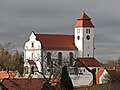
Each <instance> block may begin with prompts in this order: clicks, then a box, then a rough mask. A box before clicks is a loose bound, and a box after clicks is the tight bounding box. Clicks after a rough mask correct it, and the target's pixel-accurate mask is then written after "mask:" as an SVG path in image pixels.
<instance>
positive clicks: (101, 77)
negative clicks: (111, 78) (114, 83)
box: [99, 70, 109, 84]
mask: <svg viewBox="0 0 120 90" xmlns="http://www.w3.org/2000/svg"><path fill="white" fill-rule="evenodd" d="M108 75H109V74H108V72H107V71H106V70H104V72H103V74H102V75H101V76H100V78H99V84H103V83H107V82H106V81H107V80H108V78H106V76H108Z"/></svg>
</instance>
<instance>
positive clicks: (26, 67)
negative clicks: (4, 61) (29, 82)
mask: <svg viewBox="0 0 120 90" xmlns="http://www.w3.org/2000/svg"><path fill="white" fill-rule="evenodd" d="M24 70H25V74H28V66H25V67H24Z"/></svg>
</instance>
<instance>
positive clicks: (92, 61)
mask: <svg viewBox="0 0 120 90" xmlns="http://www.w3.org/2000/svg"><path fill="white" fill-rule="evenodd" d="M78 60H80V61H81V62H83V63H84V64H85V65H86V66H88V67H100V63H99V62H98V60H96V59H95V58H78ZM76 65H78V66H79V65H80V62H78V61H77V62H76Z"/></svg>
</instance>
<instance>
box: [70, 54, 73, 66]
mask: <svg viewBox="0 0 120 90" xmlns="http://www.w3.org/2000/svg"><path fill="white" fill-rule="evenodd" d="M69 55H70V66H73V53H72V52H70V53H69Z"/></svg>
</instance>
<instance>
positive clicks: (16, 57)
mask: <svg viewBox="0 0 120 90" xmlns="http://www.w3.org/2000/svg"><path fill="white" fill-rule="evenodd" d="M0 66H1V70H7V71H8V70H18V71H20V72H23V71H22V70H23V57H22V56H21V55H20V54H19V52H18V50H16V49H15V45H13V44H12V43H10V42H7V43H3V44H0Z"/></svg>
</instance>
